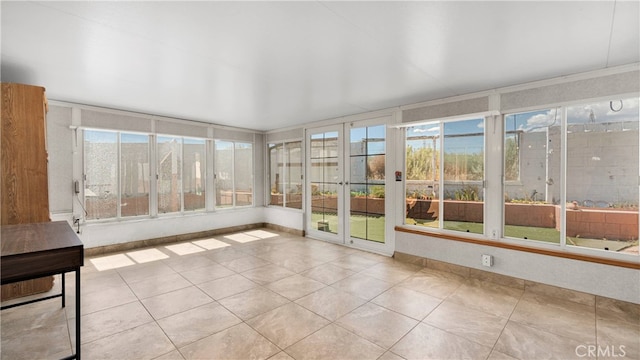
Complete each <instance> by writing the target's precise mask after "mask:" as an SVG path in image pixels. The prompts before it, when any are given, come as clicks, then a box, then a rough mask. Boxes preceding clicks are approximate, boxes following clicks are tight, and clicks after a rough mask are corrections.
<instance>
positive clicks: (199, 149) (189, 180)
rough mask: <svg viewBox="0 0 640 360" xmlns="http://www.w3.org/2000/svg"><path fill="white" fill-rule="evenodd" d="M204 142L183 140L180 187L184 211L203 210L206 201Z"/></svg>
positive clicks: (200, 140) (201, 140)
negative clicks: (182, 165)
mask: <svg viewBox="0 0 640 360" xmlns="http://www.w3.org/2000/svg"><path fill="white" fill-rule="evenodd" d="M205 154H206V142H205V140H203V139H190V138H185V139H184V144H183V157H184V167H183V170H182V179H183V181H182V185H183V196H184V210H185V211H193V210H204V209H205V200H206V192H205V188H206V183H207V182H206V174H207V168H206V164H207V162H206V156H205Z"/></svg>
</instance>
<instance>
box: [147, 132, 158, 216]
mask: <svg viewBox="0 0 640 360" xmlns="http://www.w3.org/2000/svg"><path fill="white" fill-rule="evenodd" d="M149 155H150V156H149V216H151V217H157V216H158V141H157V136H156V135H149Z"/></svg>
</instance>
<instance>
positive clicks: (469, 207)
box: [405, 119, 484, 234]
mask: <svg viewBox="0 0 640 360" xmlns="http://www.w3.org/2000/svg"><path fill="white" fill-rule="evenodd" d="M441 134H443V135H444V136H441ZM441 148H442V149H444V153H443V152H442V151H441V150H440V149H441ZM441 169H443V170H442V173H443V176H441V175H440V174H441ZM483 182H484V119H471V120H462V121H450V122H434V123H431V124H426V125H420V126H414V127H410V128H408V129H407V135H406V203H407V209H406V216H405V223H406V224H410V225H418V226H425V227H431V228H441V229H447V230H455V231H463V232H470V233H477V234H482V233H484V189H483ZM440 198H442V199H443V200H444V201H442V202H441V201H440Z"/></svg>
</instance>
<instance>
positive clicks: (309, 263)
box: [273, 254, 324, 273]
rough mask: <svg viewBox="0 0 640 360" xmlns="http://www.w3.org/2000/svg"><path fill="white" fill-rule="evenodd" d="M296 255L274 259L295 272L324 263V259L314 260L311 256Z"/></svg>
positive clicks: (277, 263) (275, 262)
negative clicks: (301, 256)
mask: <svg viewBox="0 0 640 360" xmlns="http://www.w3.org/2000/svg"><path fill="white" fill-rule="evenodd" d="M295 256H296V257H292V258H288V259H281V260H276V261H273V263H274V264H276V265H278V266H281V267H284V268H287V269H289V270H291V271H293V272H294V273H301V272H303V271H305V270H309V269H311V268H314V267H316V266H319V265H322V264H324V262H323V261H319V260H314V259H310V258H300V255H298V254H296V255H295Z"/></svg>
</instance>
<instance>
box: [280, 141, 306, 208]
mask: <svg viewBox="0 0 640 360" xmlns="http://www.w3.org/2000/svg"><path fill="white" fill-rule="evenodd" d="M284 152H285V157H286V161H287V162H286V171H285V174H286V182H285V188H286V194H287V198H286V203H285V204H286V205H285V206H286V207H288V208H292V209H302V189H303V187H304V185H303V184H302V180H303V179H302V171H303V170H302V141H293V142H288V143H285V144H284Z"/></svg>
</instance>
